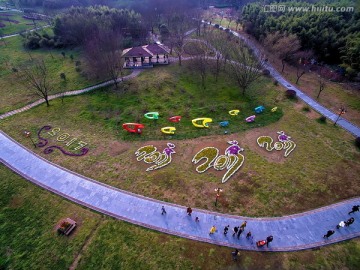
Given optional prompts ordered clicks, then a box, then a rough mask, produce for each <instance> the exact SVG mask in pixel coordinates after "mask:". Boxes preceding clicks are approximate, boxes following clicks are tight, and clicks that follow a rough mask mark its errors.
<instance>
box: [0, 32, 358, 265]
mask: <svg viewBox="0 0 360 270" xmlns="http://www.w3.org/2000/svg"><path fill="white" fill-rule="evenodd" d="M8 41H9V44H8V45H6V46H5V45H0V80H1V83H2V85H4V86H5V87H1V90H0V94H1V97H2V98H1V100H0V113H2V112H5V111H8V110H10V109H14V108H18V107H20V106H23V105H24V104H26V103H28V102H30V101H33V100H36V99H37V98H35V97H34V96H32V95H29V92H28V91H26V89H25V88H22V86H21V85H20V84H18V83H16V82H15V83H14V81H16V78H15V77H14V75H13V74H12V72H11V68H12V67H14V66H16V65H18V64H20V63H24V62H25V61H27V60H26V59H28V55H27V52H26V51H24V50H23V49H22V47H21V39H20V38H11V39H8ZM0 44H2V43H1V42H0ZM52 52H53V56H54V58H52V57H51V55H49V52H47V51H42V50H39V51H33V52H31V54H32V56H33V57H34V58H39V57H45V58H46V59H47V62H48V63H49V65H50V70H51V73H52V75H53V78H54V84H55V85H56V88H55V89H54V92H59V91H62V90H63V89H67V90H69V89H79V88H82V87H84V86H87V85H90V84H93V83H94V82H95V81H90V80H88V79H86V78H85V77H84V76H82V75H81V74H79V73H77V72H76V71H75V65H74V62H75V61H77V60H81V61H82V56H81V52H80V51H78V50H66V51H65V52H66V55H67V57H66V58H65V59H64V58H63V57H62V56H61V54H60V53H61V51H56V52H55V51H52ZM70 54H73V55H74V57H75V60H74V62H72V61H71V59H70V58H69V55H70ZM82 62H83V61H82ZM61 72H65V73H66V76H67V78H68V81H67V83H66V84H64V83H63V82H61V79H60V76H59V74H60V73H61ZM304 81H305V78H304ZM234 85H235V83H234V82H233V81H232V79H231V78H230V77H228V76H226V75H225V74H224V73H222V74H221V76H220V77H219V81H218V82H217V83H216V82H215V80H214V78H213V76H212V75H211V74H209V75H208V76H207V79H206V89H203V88H202V87H201V80H200V77H199V76H198V75H197V74H196V73H195V72H194V71H193V70H191V69H188V68H187V64H185V62H184V66H183V67H178V66H177V65H176V64H173V65H171V66H167V67H159V68H154V69H152V70H147V71H144V72H143V73H142V74H141V75H140V76H139V77H137V78H135V79H133V80H131V81H128V82H125V83H123V84H121V86H120V88H119V89H115V88H114V87H108V88H103V89H99V90H96V91H93V92H90V93H86V94H83V95H80V96H74V97H66V98H64V99H63V100H61V99H57V100H53V101H51V106H50V107H46V106H45V105H44V104H43V105H40V106H38V107H36V108H33V109H31V110H30V111H27V112H24V113H21V114H18V115H15V116H12V117H10V118H7V119H4V120H1V121H0V129H1V130H3V131H4V132H6V133H7V134H9V135H10V136H12V137H13V138H15V139H16V140H17V141H19V142H20V143H22V144H23V145H25V146H26V147H28V148H30V149H32V150H33V151H34V152H35V153H37V154H39V155H41V156H43V157H45V158H47V159H48V160H50V161H52V162H55V163H57V164H59V165H61V166H64V167H66V168H69V169H70V170H73V171H75V172H78V173H81V174H83V175H85V176H88V177H91V178H94V179H96V180H99V181H101V182H104V183H107V184H110V185H113V186H116V187H119V188H121V189H124V190H129V191H131V192H134V193H137V194H142V195H145V196H149V197H152V198H156V199H160V200H164V201H169V202H174V203H178V204H182V205H190V206H192V207H194V208H202V209H209V210H215V211H218V212H223V213H234V214H241V215H246V216H279V215H285V214H292V213H298V212H301V211H305V210H309V209H314V208H317V207H320V206H324V205H327V204H331V203H334V202H338V201H340V200H342V199H347V198H351V197H355V196H358V194H359V192H360V186H359V185H358V176H359V175H360V151H359V150H358V149H356V148H355V147H354V138H353V137H352V136H351V135H350V134H348V133H347V132H345V131H344V130H342V129H340V128H339V127H334V126H333V125H332V124H331V123H322V124H321V123H319V122H318V121H317V119H318V118H319V115H318V114H317V113H316V112H314V111H312V110H305V109H304V108H305V107H306V106H305V105H304V104H302V103H301V102H300V101H298V100H292V101H291V100H288V99H286V98H285V97H284V92H283V89H282V88H281V87H279V86H274V84H273V83H272V81H271V79H269V78H262V79H261V80H260V81H259V82H258V83H256V84H254V85H253V86H252V87H251V88H250V89H249V90H248V95H246V96H242V95H241V94H240V91H239V89H237V88H236V87H235V86H234ZM334 91H335V92H334V93H335V94H334V95H336V96H337V95H338V94H336V93H338V92H337V91H338V90H334ZM323 94H324V96H325V94H326V93H325V92H324V93H323ZM349 95H350V96H351V98H349V97H347V96H343V97H342V98H343V99H347V100H349V102H354V106H355V107H357V106H358V105H357V104H358V103H357V102H358V100H357V99H356V96H353V95H352V94H349ZM339 96H340V94H339ZM329 102H330V101H329ZM258 105H264V106H265V107H266V111H265V113H263V114H261V115H258V116H257V119H256V121H255V122H254V123H252V124H247V123H245V121H244V118H245V117H246V116H249V115H251V114H253V109H254V107H256V106H258ZM273 106H277V107H278V108H279V109H278V111H277V112H276V113H271V112H270V109H271V108H272V107H273ZM231 109H240V110H241V112H240V115H239V116H238V117H234V118H230V116H229V115H228V111H229V110H231ZM148 111H159V112H160V119H159V120H158V121H157V122H153V121H150V120H147V119H145V118H144V117H143V114H144V113H145V112H148ZM173 115H182V116H183V119H182V121H181V122H180V123H176V124H172V123H170V122H168V121H167V120H166V119H167V118H168V117H170V116H173ZM196 117H211V118H213V120H214V121H213V123H212V124H210V125H211V127H210V128H209V129H197V128H195V127H193V126H192V124H191V119H193V118H196ZM223 120H230V127H229V128H227V129H226V130H227V131H228V132H229V134H228V135H224V131H225V129H223V128H220V127H219V125H218V122H220V121H223ZM124 122H141V123H144V124H145V126H146V127H145V129H144V132H143V134H142V135H135V136H134V134H128V133H127V132H125V131H123V130H122V128H121V124H122V123H124ZM44 125H51V126H53V127H58V128H61V132H60V133H69V134H70V135H71V138H78V139H79V140H82V141H85V142H87V143H88V145H87V146H88V147H89V149H90V151H89V153H88V154H87V155H86V156H83V157H69V156H64V155H62V154H61V153H60V152H56V151H55V152H54V153H52V154H50V155H45V154H44V153H43V148H42V149H39V148H36V149H34V148H33V146H32V143H31V141H30V140H29V139H27V138H24V137H23V131H24V130H30V131H31V132H32V137H33V139H35V140H36V133H37V131H38V130H39V129H40V128H41V127H42V126H44ZM169 125H174V126H176V128H177V133H176V135H174V136H165V135H163V134H161V132H160V128H161V127H163V126H169ZM280 130H283V131H285V132H286V134H288V135H290V136H291V138H292V140H293V141H294V142H296V144H297V148H296V149H295V150H294V152H293V153H291V154H290V156H289V157H288V158H284V157H283V152H277V153H273V152H271V153H269V152H266V151H265V150H264V149H261V148H259V146H258V145H257V144H256V138H257V137H258V136H261V135H270V136H272V137H273V138H275V137H276V132H277V131H280ZM43 136H44V137H45V138H47V139H48V140H49V145H54V144H55V145H60V146H63V147H64V148H66V150H68V151H71V150H72V148H71V147H66V146H65V143H63V142H60V141H59V140H57V138H56V136H55V137H51V136H49V135H48V134H46V133H43ZM233 139H236V140H238V141H239V144H240V146H241V147H243V148H244V149H245V151H244V152H243V154H244V156H245V162H244V165H243V167H242V168H241V169H240V170H239V172H237V173H236V174H235V175H234V176H233V177H232V178H230V180H228V181H227V182H226V183H225V184H222V185H221V180H220V179H221V177H222V175H223V172H216V171H215V170H210V171H209V172H207V173H204V174H198V173H196V171H195V167H196V166H195V165H194V164H192V163H191V159H192V157H193V156H194V155H195V153H196V152H197V151H199V150H200V149H201V148H203V147H207V146H216V147H218V148H219V150H220V152H221V153H223V152H224V150H225V149H226V147H227V146H228V144H227V141H228V140H233ZM168 141H171V142H173V143H174V144H175V145H176V148H175V150H176V154H174V155H173V162H172V164H170V165H169V166H167V167H165V168H162V169H161V170H156V171H153V172H145V170H146V168H147V167H148V166H147V165H146V164H144V163H141V162H136V159H135V155H134V152H135V151H136V150H137V149H138V148H139V147H141V146H144V145H149V144H153V145H155V146H157V147H158V148H159V150H160V151H161V150H162V149H163V148H164V147H165V144H166V142H168ZM219 185H221V187H222V188H223V189H224V192H223V193H222V194H221V197H220V199H219V204H218V207H215V206H214V198H215V194H214V188H217V187H218V186H219ZM0 189H1V193H0V269H1V270H2V269H69V268H70V269H75V268H76V269H289V270H290V269H291V270H293V269H359V268H360V260H359V256H360V241H359V240H358V239H355V240H352V241H347V242H344V243H341V244H336V245H331V246H328V247H324V248H321V249H320V250H309V251H302V252H294V253H256V252H241V255H240V257H239V260H238V262H233V261H232V260H231V249H228V248H224V247H219V246H216V245H209V244H204V243H199V242H194V241H190V240H185V239H181V238H177V237H173V236H169V235H165V234H161V233H157V232H153V231H150V230H148V229H144V228H141V227H138V226H134V225H130V224H128V223H125V222H122V221H117V220H114V219H112V218H109V217H106V216H103V215H100V214H98V213H95V212H93V211H90V210H88V209H85V208H83V207H80V206H78V205H75V204H72V203H70V202H69V201H66V200H63V199H62V198H60V197H58V196H55V195H53V194H51V193H49V192H47V191H44V190H42V189H40V188H38V187H36V186H34V185H33V184H31V183H28V182H27V181H25V180H24V179H22V178H21V177H19V176H18V175H16V174H14V173H12V172H11V171H9V170H8V169H7V168H5V167H4V166H3V165H0ZM299 202H301V203H299ZM64 217H71V218H73V219H75V220H76V221H77V222H78V224H79V227H78V228H77V229H76V231H75V233H74V234H73V235H72V236H70V237H69V238H66V237H61V236H58V235H57V233H56V232H55V225H56V223H57V222H58V221H59V220H60V219H62V218H64Z"/></svg>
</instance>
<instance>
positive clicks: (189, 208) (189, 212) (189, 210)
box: [186, 207, 192, 216]
mask: <svg viewBox="0 0 360 270" xmlns="http://www.w3.org/2000/svg"><path fill="white" fill-rule="evenodd" d="M186 213H187V214H188V215H189V216H191V213H192V209H191V207H188V208H187V209H186Z"/></svg>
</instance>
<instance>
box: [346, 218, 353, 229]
mask: <svg viewBox="0 0 360 270" xmlns="http://www.w3.org/2000/svg"><path fill="white" fill-rule="evenodd" d="M354 221H355V218H353V217H352V218H349V219H348V220H347V221H346V222H345V226H346V227H349V226H350V225H351V224H353V223H354Z"/></svg>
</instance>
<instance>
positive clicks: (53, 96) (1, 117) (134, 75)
mask: <svg viewBox="0 0 360 270" xmlns="http://www.w3.org/2000/svg"><path fill="white" fill-rule="evenodd" d="M141 71H142V70H140V69H134V70H133V71H132V73H131V74H129V75H127V76H124V77H123V78H119V79H118V80H117V81H118V82H122V81H126V80H130V79H132V78H134V77H136V76H138V75H139V74H140V73H141ZM112 84H114V81H113V80H110V81H106V82H103V83H99V84H96V85H93V86H90V87H87V88H84V89H80V90H74V91H67V92H64V93H58V94H55V95H50V96H49V100H52V99H55V98H60V97H68V96H76V95H80V94H83V93H86V92H89V91H92V90H95V89H98V88H101V87H104V86H108V85H112ZM42 103H45V99H43V98H42V99H39V100H37V101H35V102H33V103H30V104H28V105H26V106H25V107H22V108H20V109H16V110H13V111H10V112H7V113H4V114H1V115H0V120H1V119H4V118H7V117H9V116H12V115H14V114H17V113H21V112H24V111H27V110H30V109H31V108H33V107H36V106H38V105H40V104H42Z"/></svg>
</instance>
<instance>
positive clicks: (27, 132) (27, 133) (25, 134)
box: [24, 130, 36, 148]
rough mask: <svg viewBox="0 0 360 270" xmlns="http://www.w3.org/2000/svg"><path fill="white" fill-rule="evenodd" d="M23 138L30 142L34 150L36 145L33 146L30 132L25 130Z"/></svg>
mask: <svg viewBox="0 0 360 270" xmlns="http://www.w3.org/2000/svg"><path fill="white" fill-rule="evenodd" d="M24 136H25V137H26V138H29V139H30V141H31V142H32V144H33V145H34V147H35V148H36V144H35V142H34V141H33V139H32V138H31V132H30V131H27V130H25V131H24Z"/></svg>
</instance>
